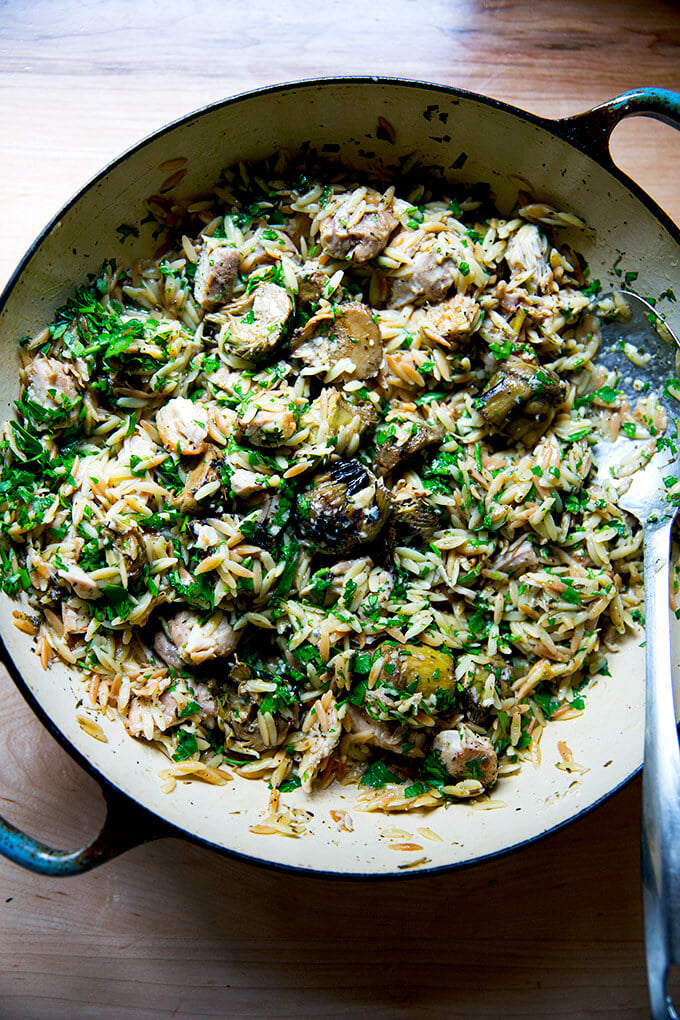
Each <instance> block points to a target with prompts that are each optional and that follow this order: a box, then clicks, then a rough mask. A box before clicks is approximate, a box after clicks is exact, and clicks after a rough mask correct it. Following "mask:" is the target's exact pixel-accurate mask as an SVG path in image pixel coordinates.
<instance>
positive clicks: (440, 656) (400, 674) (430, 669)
mask: <svg viewBox="0 0 680 1020" xmlns="http://www.w3.org/2000/svg"><path fill="white" fill-rule="evenodd" d="M378 649H379V651H380V655H381V657H382V658H383V659H384V660H385V664H384V666H383V667H382V670H381V674H380V675H381V678H382V679H383V680H384V681H385V683H388V684H389V685H390V686H391V687H396V689H397V690H398V691H406V690H411V688H412V692H413V693H415V692H419V693H420V694H424V695H426V696H427V695H429V694H435V693H436V692H437V691H438V690H445V691H451V690H455V687H456V676H455V671H454V661H453V659H452V657H451V656H450V655H447V654H446V652H440V651H439V650H438V649H436V648H430V647H429V645H416V644H404V645H397V644H393V643H391V642H387V641H384V642H383V643H382V644H381V645H379V646H378Z"/></svg>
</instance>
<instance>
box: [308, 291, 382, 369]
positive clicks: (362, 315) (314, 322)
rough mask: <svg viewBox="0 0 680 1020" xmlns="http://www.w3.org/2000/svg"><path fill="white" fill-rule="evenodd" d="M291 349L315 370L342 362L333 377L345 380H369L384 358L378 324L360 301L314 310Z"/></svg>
mask: <svg viewBox="0 0 680 1020" xmlns="http://www.w3.org/2000/svg"><path fill="white" fill-rule="evenodd" d="M291 351H292V353H293V354H294V356H295V357H296V358H300V360H301V361H303V362H304V364H305V365H308V366H309V367H310V368H313V369H314V370H315V371H316V372H328V371H329V370H330V369H331V368H335V367H337V366H338V365H339V363H340V362H342V365H343V371H342V373H340V374H338V375H337V377H336V379H337V381H340V380H343V381H345V382H346V381H347V380H349V379H371V378H372V377H373V376H375V375H377V374H378V371H379V369H380V366H381V364H382V359H383V346H382V341H381V339H380V327H379V326H378V324H377V322H376V321H375V319H374V318H373V313H372V312H371V309H370V308H368V306H367V305H363V304H360V303H359V302H352V303H347V304H343V305H335V306H333V307H332V308H324V309H323V310H322V311H320V312H317V313H316V315H314V316H312V318H311V319H310V320H309V321H308V322H307V323H306V324H305V325H304V326H303V328H302V329H301V330H299V331H298V333H297V334H296V335H295V336H294V337H293V341H292V343H291ZM334 381H335V380H334Z"/></svg>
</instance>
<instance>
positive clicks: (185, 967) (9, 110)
mask: <svg viewBox="0 0 680 1020" xmlns="http://www.w3.org/2000/svg"><path fill="white" fill-rule="evenodd" d="M679 57H680V10H679V9H678V7H677V6H676V5H675V4H674V3H671V2H668V3H664V2H661V0H649V2H646V3H644V4H643V3H634V2H630V0H623V2H620V3H617V2H613V0H612V2H607V0H588V2H585V0H574V2H571V3H569V4H565V3H564V0H559V2H556V0H543V2H541V3H540V4H539V3H535V2H527V0H458V2H448V0H373V2H372V3H371V4H364V3H363V2H360V0H344V2H339V0H327V2H325V3H321V4H320V3H319V2H318V0H298V2H296V3H293V2H292V0H279V2H269V0H252V2H251V3H244V2H240V0H234V2H231V3H229V4H224V3H221V2H218V0H203V2H202V3H200V4H199V3H197V2H184V3H182V2H180V0H164V2H162V3H161V2H160V0H147V2H145V3H140V2H139V0H102V2H93V0H80V2H75V0H68V2H62V3H60V4H53V3H51V2H49V0H33V2H30V0H4V2H1V3H0V137H2V147H3V158H2V160H1V161H0V202H1V206H2V215H1V216H0V283H1V282H4V281H5V280H6V279H7V278H8V276H9V274H10V272H11V270H12V268H13V266H14V265H15V264H16V263H17V261H18V260H19V258H20V257H21V255H22V254H23V252H24V251H25V249H26V248H27V247H28V245H29V244H30V242H31V240H32V239H33V237H34V236H35V234H36V233H37V232H38V230H39V229H40V228H41V226H42V225H43V224H44V223H45V222H46V221H47V220H48V219H49V218H50V216H51V215H52V214H53V213H54V212H55V211H56V210H57V209H58V208H59V206H60V205H61V204H62V203H63V202H64V201H65V200H66V199H67V198H68V197H69V196H70V194H72V193H73V192H74V191H75V190H77V188H79V187H80V186H81V185H82V184H83V183H84V182H85V181H86V180H87V179H88V178H89V177H90V176H91V175H92V174H93V173H95V172H96V171H97V170H98V169H99V168H100V167H101V166H102V165H103V164H104V163H106V162H107V161H108V160H110V159H112V158H113V157H115V156H116V155H117V154H118V153H119V152H120V151H121V150H122V149H123V148H125V147H126V146H128V145H130V144H132V143H133V142H135V141H137V140H138V139H139V138H140V137H142V136H143V135H144V134H146V133H148V132H150V131H152V130H154V129H155V128H157V127H158V126H159V125H161V124H162V123H164V122H167V121H169V120H172V119H174V118H176V117H178V116H180V115H182V114H184V113H186V112H188V111H190V110H192V109H195V108H197V107H200V106H201V105H203V104H205V103H208V102H212V101H214V100H217V99H220V98H223V97H224V96H226V95H230V94H233V93H236V92H239V91H242V90H245V89H249V88H254V87H257V86H260V85H266V84H270V83H273V82H277V81H282V80H291V79H295V78H300V77H306V76H321V75H328V74H386V75H395V76H403V77H412V78H424V79H429V80H433V81H440V82H444V83H449V84H453V85H456V86H459V87H462V88H467V89H471V90H473V91H479V92H483V93H485V94H487V95H491V96H494V97H496V98H499V99H503V100H506V101H508V102H511V103H514V104H516V105H519V106H522V107H524V108H526V109H529V110H532V111H533V112H536V113H540V114H543V115H546V116H551V117H560V116H565V115H568V114H571V113H575V112H578V111H580V110H584V109H586V108H588V107H590V106H592V105H594V104H595V103H597V102H600V101H602V100H604V99H607V98H610V97H611V96H613V95H615V94H617V93H619V92H621V91H623V90H625V89H627V88H631V87H634V86H638V85H641V84H656V85H662V86H665V87H667V88H673V89H676V90H678V91H680V59H679ZM613 153H614V157H615V159H616V161H617V163H618V164H619V165H620V166H621V167H623V168H624V169H625V170H626V171H627V172H629V173H630V174H631V175H632V176H633V177H634V178H635V179H636V180H638V181H639V182H640V183H641V184H642V185H643V186H644V187H645V188H647V189H648V190H649V191H650V193H651V194H652V195H654V196H655V197H656V198H657V200H658V201H660V203H661V204H662V206H663V207H664V208H665V209H666V210H667V211H668V212H669V213H670V214H671V215H672V216H673V217H675V219H676V220H677V221H680V191H679V190H678V186H677V171H678V167H680V133H677V132H673V131H672V129H670V128H668V127H666V126H663V125H660V124H658V123H656V122H653V121H648V120H643V119H636V120H635V121H631V122H628V123H626V124H625V125H622V126H621V127H620V128H619V129H617V132H616V133H615V136H614V139H613ZM0 694H1V696H2V705H3V716H2V725H1V726H0V761H2V768H1V771H0V810H1V811H2V813H4V814H6V815H7V816H8V817H9V818H10V819H11V820H12V821H14V822H15V823H17V824H19V825H22V826H25V827H26V828H27V829H29V830H30V831H31V832H33V833H35V834H37V835H40V836H42V837H43V838H45V839H47V840H50V841H53V842H54V843H55V844H56V845H75V843H77V842H79V841H82V840H84V839H86V838H88V837H89V835H91V834H92V833H94V832H95V831H96V829H97V827H98V825H99V824H100V823H101V820H102V817H103V806H102V800H101V796H100V795H99V793H98V791H97V789H96V786H95V784H94V783H93V782H92V781H91V780H90V779H88V778H87V777H85V776H84V775H83V774H82V772H80V771H79V770H78V769H77V767H76V766H75V765H74V764H73V763H72V762H71V760H70V759H69V758H68V756H67V755H66V754H65V753H64V752H63V751H62V750H61V749H60V748H59V747H58V746H57V745H56V744H55V743H54V741H53V740H52V739H51V737H49V735H48V734H47V733H46V732H45V730H44V729H43V728H42V727H41V726H40V724H39V723H38V722H37V720H36V719H35V717H34V716H33V715H32V713H31V712H30V710H29V709H28V707H27V706H26V705H25V704H24V702H23V701H22V699H21V697H20V696H19V694H18V693H17V691H16V690H15V688H14V687H13V685H12V684H11V682H10V681H9V679H8V677H7V676H6V675H0ZM639 800H640V786H639V782H638V781H635V782H633V783H631V784H630V785H629V786H628V787H627V788H625V789H624V790H622V791H620V792H619V793H617V794H616V795H615V796H614V797H613V798H611V799H610V800H609V801H608V802H607V803H606V804H605V805H603V806H602V807H600V808H599V809H598V810H597V811H595V812H593V813H592V814H590V815H589V816H587V817H586V818H584V819H582V820H580V821H579V822H577V823H575V824H574V825H572V826H571V827H569V828H567V829H565V830H563V831H562V832H560V833H558V834H556V835H554V836H552V837H550V838H549V839H547V840H545V841H543V842H541V843H538V844H535V845H534V846H532V847H529V848H527V849H525V850H523V851H522V852H519V853H516V854H514V855H512V856H509V857H507V858H503V859H501V860H498V861H495V862H492V863H489V864H486V865H483V866H480V867H477V868H474V869H470V870H467V871H463V872H457V873H453V874H451V875H448V876H438V877H433V878H418V879H412V880H409V881H405V882H397V883H371V884H361V883H358V882H350V883H334V882H330V881H327V880H319V879H305V878H301V877H298V876H288V875H283V874H272V873H270V872H268V871H264V870H260V869H257V868H253V867H250V866H246V865H244V864H241V863H238V862H235V861H231V860H228V859H226V858H223V857H219V856H217V855H216V854H214V853H211V852H209V851H206V850H203V849H200V848H197V847H193V846H190V845H187V844H184V843H181V842H179V841H174V840H166V841H163V842H159V843H157V844H153V845H149V846H146V847H142V848H139V849H137V850H134V851H131V852H130V853H129V854H127V855H126V856H124V857H122V858H120V859H119V860H117V861H115V862H113V863H111V864H109V865H106V866H105V867H103V868H102V869H101V870H99V871H96V872H94V873H91V874H88V875H85V876H83V877H81V878H77V879H70V880H63V881H52V880H47V879H43V878H38V877H35V876H32V875H30V874H28V873H26V872H23V871H21V870H20V869H19V868H17V867H15V866H13V865H11V864H9V863H8V862H6V861H1V860H0V1017H2V1018H3V1020H19V1018H21V1020H26V1018H30V1020H33V1018H35V1020H39V1018H40V1020H42V1018H45V1020H47V1018H49V1020H53V1018H69V1020H70V1018H84V1017H96V1018H118V1017H125V1018H128V1017H130V1018H146V1017H179V1018H182V1017H213V1016H223V1017H228V1018H234V1020H235V1018H245V1017H265V1016H266V1017H272V1018H285V1017H310V1018H312V1017H320V1016H323V1017H356V1016H362V1015H370V1016H371V1017H375V1018H378V1020H383V1018H385V1020H387V1018H404V1020H407V1018H408V1020H410V1018H416V1017H423V1018H444V1017H447V1018H448V1017H450V1018H471V1017H481V1018H484V1017H488V1018H496V1017H507V1018H520V1017H522V1018H529V1017H536V1018H539V1017H540V1018H565V1020H566V1018H581V1017H587V1018H599V1017H601V1018H604V1017H612V1018H613V1017H617V1018H619V1017H623V1018H638V1017H640V1018H641V1017H644V1016H646V1015H647V1007H646V991H645V979H644V963H643V948H642V932H641V913H640V896H639V877H638V869H639V860H638V842H639V821H638V818H639Z"/></svg>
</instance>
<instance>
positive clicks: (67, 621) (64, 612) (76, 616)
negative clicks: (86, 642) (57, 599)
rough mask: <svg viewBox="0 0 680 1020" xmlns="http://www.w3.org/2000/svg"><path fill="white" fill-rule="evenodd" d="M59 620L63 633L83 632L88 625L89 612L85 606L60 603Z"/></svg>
mask: <svg viewBox="0 0 680 1020" xmlns="http://www.w3.org/2000/svg"><path fill="white" fill-rule="evenodd" d="M61 620H62V623H63V625H64V634H66V635H68V634H84V633H85V632H86V630H87V628H88V627H89V625H90V614H89V613H88V611H87V609H86V608H85V606H79V605H77V604H76V605H75V606H72V605H69V604H68V603H67V602H62V604H61Z"/></svg>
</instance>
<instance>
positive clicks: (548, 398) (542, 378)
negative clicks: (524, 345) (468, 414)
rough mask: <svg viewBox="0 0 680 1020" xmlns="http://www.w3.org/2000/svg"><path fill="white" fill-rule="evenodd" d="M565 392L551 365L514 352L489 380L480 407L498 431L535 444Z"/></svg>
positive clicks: (544, 430) (545, 429) (528, 443)
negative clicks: (548, 366)
mask: <svg viewBox="0 0 680 1020" xmlns="http://www.w3.org/2000/svg"><path fill="white" fill-rule="evenodd" d="M565 392H566V387H565V384H564V383H563V382H562V381H561V380H560V378H559V376H558V375H557V374H556V373H555V372H553V371H552V369H549V368H542V367H541V366H540V365H537V364H532V363H531V362H528V361H523V360H522V358H518V357H515V356H512V357H510V358H508V360H507V362H506V363H505V365H504V366H503V368H501V369H499V370H498V372H496V374H495V375H493V376H492V377H491V379H490V380H489V383H488V385H487V386H486V388H485V390H484V391H483V393H482V394H481V396H480V397H479V400H478V402H477V409H478V410H479V412H480V414H481V415H482V417H483V418H484V420H485V421H486V422H487V424H488V425H490V426H491V428H493V429H495V430H496V431H497V432H502V433H503V434H504V435H507V436H511V437H512V439H515V440H517V441H518V442H522V443H524V445H525V446H533V445H534V444H535V443H536V442H537V441H538V440H539V439H540V438H541V436H542V435H543V434H544V432H546V431H547V430H548V429H549V428H550V425H551V424H552V422H553V419H554V418H555V415H556V414H557V411H558V410H559V408H560V406H561V404H562V402H563V400H564V395H565Z"/></svg>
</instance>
